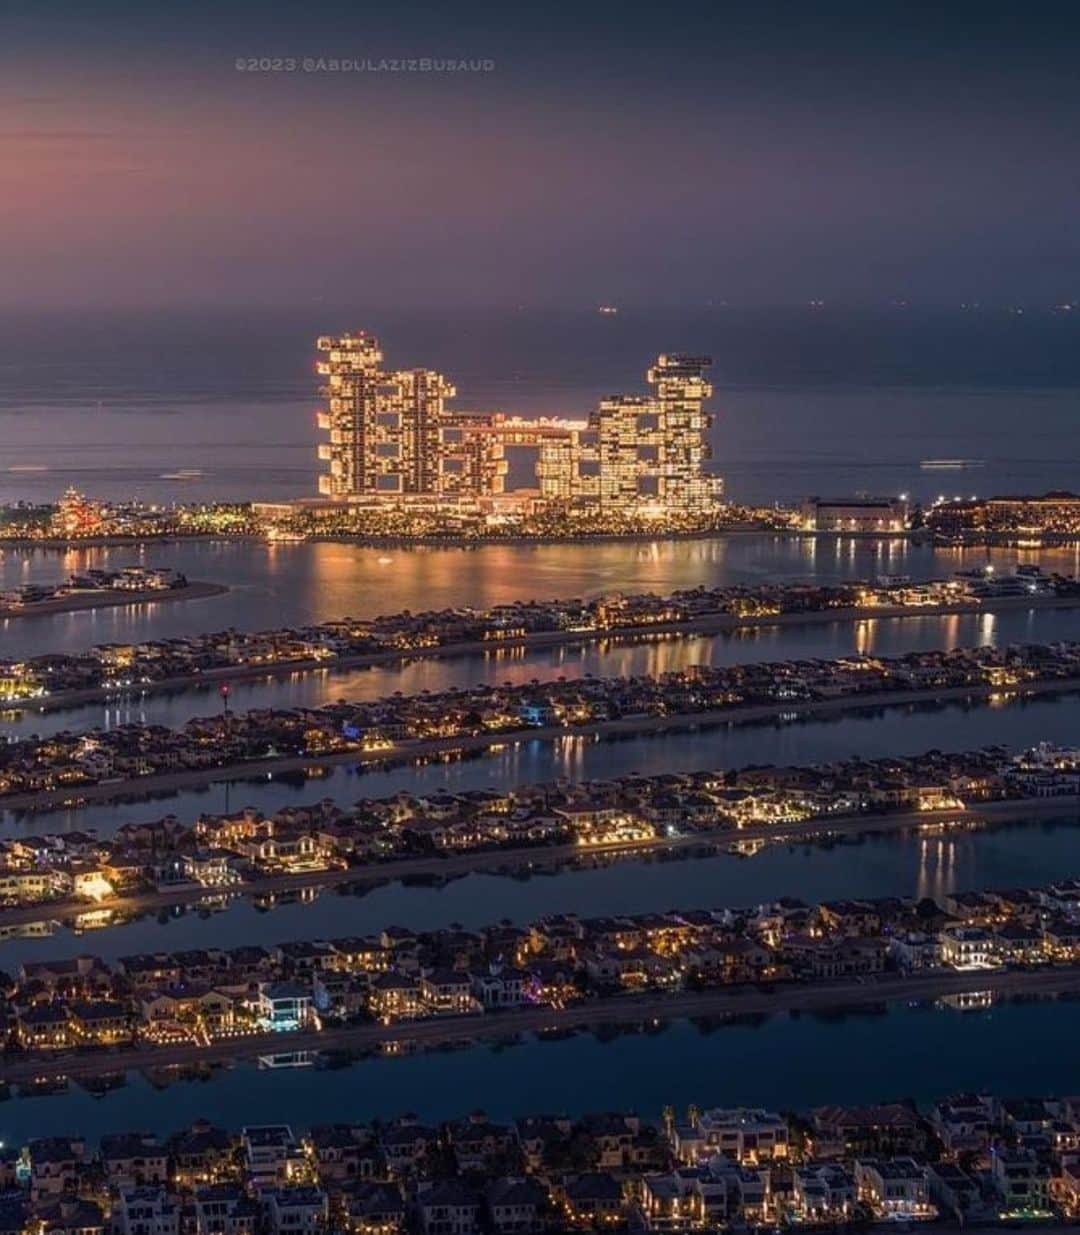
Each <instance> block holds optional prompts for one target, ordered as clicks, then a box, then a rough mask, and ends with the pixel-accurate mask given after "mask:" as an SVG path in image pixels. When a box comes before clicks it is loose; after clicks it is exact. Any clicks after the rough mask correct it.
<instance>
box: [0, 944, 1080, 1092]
mask: <svg viewBox="0 0 1080 1235" xmlns="http://www.w3.org/2000/svg"><path fill="white" fill-rule="evenodd" d="M1077 989H1080V965H1067V966H1061V967H1059V968H1051V969H1043V970H1033V971H1026V970H1010V969H1002V970H980V971H977V972H963V973H961V972H957V971H946V972H943V973H937V972H935V973H926V974H910V975H902V976H896V975H890V974H885V975H881V976H879V977H877V978H876V979H874V980H863V981H857V980H856V981H852V980H850V979H847V980H843V981H839V982H836V981H833V982H814V983H806V984H805V985H795V984H792V985H786V986H779V987H778V988H777V989H775V990H772V991H764V990H761V989H756V988H755V989H750V990H747V989H746V988H739V987H734V988H733V987H720V988H717V989H713V990H708V991H701V992H682V993H679V994H675V995H664V994H655V993H649V994H647V995H615V996H609V997H605V998H600V999H594V1000H590V1001H588V1002H586V1003H582V1004H580V1005H575V1006H572V1007H568V1008H550V1007H544V1008H525V1009H520V1010H519V1009H507V1010H504V1011H501V1012H494V1013H487V1014H483V1015H476V1016H447V1017H442V1018H440V1017H433V1018H429V1019H423V1020H417V1021H404V1022H401V1023H399V1024H397V1025H390V1026H387V1025H379V1024H372V1023H370V1022H369V1023H366V1024H362V1025H348V1026H342V1027H338V1028H334V1029H326V1030H323V1031H322V1032H313V1031H306V1032H305V1031H295V1032H287V1033H259V1034H251V1035H250V1036H248V1037H244V1038H232V1039H225V1040H223V1041H218V1042H213V1043H211V1044H210V1045H208V1046H200V1045H198V1044H194V1043H184V1044H181V1045H178V1046H136V1047H122V1048H118V1049H111V1050H110V1049H104V1050H100V1051H98V1052H95V1053H94V1054H85V1055H79V1054H75V1055H68V1056H67V1057H65V1058H60V1059H58V1058H55V1057H50V1056H48V1055H40V1054H39V1055H35V1056H33V1057H32V1058H24V1059H18V1060H11V1061H4V1062H2V1063H0V1083H6V1084H9V1085H11V1084H15V1085H18V1084H20V1083H30V1082H35V1081H45V1080H52V1079H58V1078H61V1077H67V1078H69V1079H78V1078H85V1077H91V1076H95V1075H99V1074H101V1073H108V1072H121V1071H123V1072H128V1071H134V1070H138V1069H142V1068H166V1067H180V1066H184V1065H187V1064H197V1063H215V1062H217V1063H222V1062H231V1061H240V1060H243V1059H249V1058H251V1057H252V1056H259V1055H267V1054H271V1055H274V1054H286V1053H289V1052H293V1051H319V1052H325V1051H337V1050H354V1051H355V1050H364V1049H370V1048H377V1047H380V1046H383V1045H385V1044H388V1043H403V1044H409V1045H416V1046H421V1045H429V1046H434V1045H441V1044H444V1043H448V1042H461V1041H472V1040H474V1039H483V1038H486V1037H490V1036H492V1035H495V1036H497V1037H500V1038H504V1037H507V1036H510V1035H516V1034H522V1033H543V1032H547V1031H551V1030H565V1029H575V1028H584V1027H588V1026H590V1025H592V1026H595V1025H600V1024H620V1023H622V1024H625V1023H627V1022H630V1023H633V1022H636V1021H650V1020H665V1021H671V1020H685V1019H687V1018H692V1017H702V1016H730V1017H737V1016H738V1017H741V1016H761V1015H765V1016H768V1015H772V1014H775V1013H777V1012H785V1011H786V1012H815V1011H828V1010H834V1009H842V1008H844V1007H845V1006H846V1007H849V1008H850V1007H865V1006H867V1005H873V1006H878V1005H882V1004H888V1003H896V1002H899V1001H901V1000H905V1001H910V1000H924V999H937V998H941V997H942V996H946V995H957V994H966V993H971V992H975V991H978V992H983V991H990V992H993V993H1001V994H1004V995H1006V996H1009V995H1013V996H1019V995H1044V996H1052V995H1063V994H1069V993H1071V992H1073V991H1075V990H1077Z"/></svg>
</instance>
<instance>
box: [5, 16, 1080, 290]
mask: <svg viewBox="0 0 1080 1235" xmlns="http://www.w3.org/2000/svg"><path fill="white" fill-rule="evenodd" d="M919 7H920V6H915V5H911V4H907V5H904V6H896V7H892V6H890V5H888V4H885V5H878V6H869V5H865V4H864V5H830V4H827V3H825V4H813V5H810V4H774V5H768V4H754V5H750V4H745V5H744V4H724V3H723V2H722V0H715V2H714V3H711V4H707V5H706V4H682V3H678V2H677V0H676V3H673V4H664V5H652V6H648V7H635V6H634V5H632V4H630V3H623V4H617V5H616V4H588V3H586V4H584V5H582V6H579V7H576V8H574V9H570V8H569V6H562V5H551V6H543V7H542V6H533V7H532V8H531V9H530V10H529V11H527V12H525V13H521V12H518V11H516V6H512V5H502V6H499V7H495V6H491V7H480V6H469V5H458V4H443V5H432V6H419V5H415V4H413V5H410V4H392V5H390V4H383V5H381V6H378V7H376V6H374V5H365V4H361V3H350V4H337V3H329V4H320V3H318V2H316V3H313V4H307V5H301V4H299V3H295V4H293V3H290V4H280V5H274V4H265V3H264V4H260V5H254V4H252V5H248V4H242V3H224V4H219V5H213V6H211V5H203V4H200V3H197V2H189V3H185V4H176V5H153V4H150V5H147V4H145V3H143V4H130V5H129V4H110V3H108V2H107V0H104V2H101V3H86V2H85V0H70V2H65V0H56V3H53V4H50V5H42V4H41V3H40V0H9V3H7V4H6V5H5V6H4V15H3V17H0V257H2V263H3V264H2V269H3V271H4V278H3V279H2V280H0V308H21V307H25V306H57V305H63V306H75V307H78V306H86V307H92V306H101V307H104V308H109V307H116V306H120V307H124V306H143V305H145V306H154V307H157V306H163V305H173V304H184V305H195V306H198V305H203V304H209V303H214V304H218V305H226V306H234V305H235V306H245V305H266V304H280V305H282V306H293V305H314V304H318V303H325V304H327V305H328V306H333V305H337V304H342V303H349V302H357V301H359V302H363V303H380V304H386V305H388V306H398V307H408V306H411V305H416V304H425V305H435V306H445V307H447V308H451V307H453V306H455V305H464V304H506V305H517V304H527V305H547V304H559V305H567V306H575V305H577V306H580V305H589V304H594V303H598V302H604V301H615V302H618V303H636V304H642V303H664V304H702V303H705V302H707V301H718V300H724V299H728V300H731V301H734V302H747V301H749V302H757V303H763V302H764V303H771V302H801V301H805V300H807V299H810V298H815V297H822V298H827V299H828V298H837V299H851V300H860V301H875V302H884V301H888V300H890V299H892V298H912V299H916V300H918V299H929V300H935V301H941V302H946V303H956V302H958V301H961V300H971V299H985V300H997V301H1002V300H1004V301H1010V300H1016V301H1023V300H1029V299H1036V300H1040V301H1047V302H1052V301H1057V300H1065V299H1071V298H1072V297H1073V296H1074V295H1080V277H1078V276H1080V270H1078V268H1077V254H1078V237H1077V223H1076V218H1077V211H1076V197H1077V189H1078V187H1080V186H1078V181H1080V158H1078V157H1077V155H1078V149H1077V147H1078V144H1080V139H1078V137H1077V133H1078V132H1080V126H1078V120H1080V116H1078V114H1077V113H1078V110H1080V106H1078V102H1077V100H1078V97H1080V95H1078V92H1077V90H1076V85H1075V68H1074V65H1073V63H1072V60H1073V52H1072V48H1074V47H1075V45H1076V43H1075V35H1076V33H1077V31H1076V30H1075V29H1074V28H1072V29H1071V28H1068V27H1062V26H1060V25H1059V24H1058V23H1059V22H1060V20H1061V12H1062V10H1061V9H1060V8H1059V7H1051V6H1049V5H1046V6H1043V5H1040V4H1037V3H1036V4H1028V5H1025V6H1009V7H1008V8H1005V7H1002V6H997V5H994V4H982V5H978V6H976V5H967V4H965V3H953V4H951V5H947V6H944V7H945V8H946V9H947V12H945V13H936V14H935V13H930V12H927V13H926V14H919V13H917V12H916V11H915V10H916V9H918V8H919ZM563 8H566V9H567V10H568V12H567V13H565V14H563V13H561V12H560V10H561V9H563ZM1075 20H1076V19H1075V18H1074V19H1073V22H1074V24H1075ZM305 56H310V57H326V58H330V57H338V58H371V59H375V60H377V59H379V58H383V57H387V58H400V59H409V58H421V57H435V58H445V57H453V58H464V59H471V60H474V61H476V60H490V61H493V62H494V68H493V69H491V71H481V72H468V73H456V74H453V75H451V74H446V73H442V74H436V73H416V72H383V73H378V74H375V73H370V72H369V73H336V74H335V73H331V72H317V71H316V72H304V71H302V68H301V69H300V70H299V71H294V72H248V71H238V70H237V68H236V67H235V62H236V61H237V60H238V59H245V58H248V57H254V58H259V57H270V58H274V57H282V58H293V59H295V60H297V61H298V62H299V63H300V64H301V65H302V62H303V58H304V57H305Z"/></svg>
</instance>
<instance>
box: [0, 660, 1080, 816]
mask: <svg viewBox="0 0 1080 1235" xmlns="http://www.w3.org/2000/svg"><path fill="white" fill-rule="evenodd" d="M1077 690H1080V678H1056V679H1052V680H1050V681H1045V682H1027V683H1025V684H1024V685H1023V686H1022V687H1010V688H1009V689H1008V690H1005V689H1003V688H1002V687H1000V686H956V687H951V688H949V689H945V690H894V691H887V692H884V693H881V694H860V695H845V696H842V697H839V698H834V699H818V700H813V701H810V702H800V701H798V700H789V701H785V702H784V703H766V704H754V705H751V706H746V707H726V708H718V709H716V710H715V711H711V712H674V713H672V714H671V715H668V716H625V717H622V718H621V719H619V720H607V721H592V722H589V723H587V724H582V725H546V726H543V727H538V728H531V729H513V730H508V731H504V732H499V733H479V734H471V735H467V736H463V737H451V738H433V739H421V740H416V741H403V742H396V743H394V744H393V746H392V747H390V748H389V749H386V750H372V751H342V752H339V753H336V754H329V755H285V756H276V757H274V758H266V759H249V760H247V761H246V762H244V763H230V764H224V765H222V766H221V767H213V768H193V769H189V770H185V771H182V772H162V773H155V774H154V775H152V776H140V777H137V778H135V779H132V780H123V781H113V782H110V783H101V784H94V785H85V786H80V787H79V788H78V789H73V788H67V789H50V790H46V791H43V792H35V793H12V794H7V795H5V796H3V797H0V810H3V809H4V808H7V809H9V810H46V809H48V808H50V807H53V806H60V805H64V806H68V807H77V806H78V805H80V804H81V803H83V802H107V801H113V800H116V799H117V798H128V797H133V796H135V797H137V796H139V795H140V794H159V793H166V794H167V793H175V792H177V791H179V790H182V789H193V788H196V787H199V786H203V785H209V784H213V783H214V782H216V781H226V780H234V781H235V780H243V779H245V778H247V777H259V778H263V777H267V776H272V775H274V774H275V773H285V772H303V771H305V770H307V769H309V768H323V767H331V766H333V765H335V764H342V763H352V764H356V765H358V766H362V765H369V764H373V763H374V764H382V765H384V766H390V765H394V764H407V763H411V762H412V761H413V760H415V759H427V758H431V757H437V756H439V755H443V754H469V753H474V752H478V751H484V750H490V749H491V748H492V747H501V746H509V745H513V744H514V743H515V742H554V741H557V740H558V739H560V738H567V737H581V738H602V737H633V736H636V735H640V734H651V733H670V732H679V731H686V730H694V729H717V728H723V727H724V726H725V725H748V724H754V723H756V722H760V721H768V720H775V719H777V718H779V717H784V718H786V719H789V720H800V719H803V718H805V717H815V716H839V715H843V714H844V713H846V712H861V711H866V710H869V709H875V708H895V707H909V706H914V705H918V704H939V703H948V702H960V701H963V700H967V699H970V700H981V699H987V698H989V697H990V696H992V695H996V696H1001V695H1008V696H1010V697H1015V698H1029V697H1031V696H1034V695H1057V694H1068V693H1070V692H1073V691H1077Z"/></svg>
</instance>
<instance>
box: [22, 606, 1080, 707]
mask: <svg viewBox="0 0 1080 1235" xmlns="http://www.w3.org/2000/svg"><path fill="white" fill-rule="evenodd" d="M189 586H190V587H204V588H206V587H216V585H214V584H191V585H189ZM220 590H221V591H225V590H227V589H224V588H222V589H220ZM206 594H207V595H217V594H218V592H217V591H214V592H210V593H206ZM178 599H183V597H178ZM191 599H195V597H191ZM48 603H52V602H45V604H48ZM113 603H126V602H113ZM33 608H34V611H35V612H45V611H46V610H45V609H44V608H42V607H38V606H34V607H33ZM1075 608H1080V593H1078V594H1077V595H1075V596H1039V595H1033V596H999V597H985V598H983V599H980V600H970V599H968V600H957V601H951V602H949V603H941V604H932V605H920V606H914V605H864V606H846V607H843V608H836V609H823V610H805V611H797V612H790V613H774V614H748V615H735V614H731V613H715V614H712V615H709V616H699V617H695V618H692V619H690V620H689V621H673V622H654V623H643V624H641V625H636V626H634V625H627V626H620V627H618V628H615V629H609V630H601V629H596V630H557V631H536V632H533V633H531V634H526V635H520V636H516V637H512V638H507V639H499V640H497V641H496V640H480V639H474V640H470V641H467V642H461V643H447V644H441V645H434V646H431V647H415V648H408V649H404V650H397V649H394V650H387V651H380V652H364V653H356V654H355V655H343V656H336V657H334V658H333V659H329V660H328V659H326V658H316V657H308V658H305V659H295V660H280V661H276V662H261V663H259V664H241V665H222V666H220V667H215V668H212V669H206V670H203V671H202V672H200V673H192V674H183V675H177V676H173V677H168V678H160V679H157V680H152V681H148V682H140V683H139V684H138V685H137V686H134V687H130V688H126V689H124V690H122V691H121V690H118V689H117V688H115V687H112V688H110V687H106V686H95V687H88V688H85V689H81V690H68V691H60V692H57V693H56V694H50V695H46V696H44V697H42V698H36V699H28V700H26V701H25V702H24V703H18V704H17V705H16V706H22V707H25V708H27V709H28V710H33V711H35V712H57V711H63V710H65V709H67V708H76V707H82V706H83V705H85V704H91V703H101V702H108V701H112V700H115V699H117V698H118V697H121V696H123V697H136V698H141V697H144V696H147V695H155V694H165V693H169V692H180V691H185V690H191V689H195V688H198V687H200V686H212V685H216V684H219V683H221V682H230V683H232V682H239V681H247V680H252V679H259V680H266V679H271V678H275V677H287V676H292V675H293V674H298V673H333V672H335V671H336V670H346V669H367V668H376V667H379V666H384V665H401V664H407V663H410V662H412V661H417V660H436V659H438V660H452V659H458V658H465V657H469V656H490V655H492V654H495V655H498V654H499V653H502V652H507V651H515V650H521V649H524V650H526V651H542V650H544V649H546V648H558V647H583V646H589V645H592V644H596V643H612V644H623V643H635V642H643V641H647V640H652V639H657V638H672V637H679V636H682V637H687V636H694V635H722V634H729V633H735V632H737V631H746V630H756V629H767V628H772V627H786V626H823V625H830V624H841V625H842V624H854V623H858V622H868V621H883V620H888V621H893V620H898V619H903V618H938V617H954V616H970V615H973V614H981V613H990V614H1002V613H1016V612H1027V611H1035V610H1038V611H1042V610H1053V609H1075ZM51 612H57V610H51ZM0 616H3V614H2V611H0ZM13 616H14V615H13Z"/></svg>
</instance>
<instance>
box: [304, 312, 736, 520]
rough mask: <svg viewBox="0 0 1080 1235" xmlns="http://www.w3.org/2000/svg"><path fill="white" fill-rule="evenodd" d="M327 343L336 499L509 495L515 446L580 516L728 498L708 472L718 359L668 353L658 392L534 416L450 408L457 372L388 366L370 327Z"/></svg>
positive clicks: (545, 493)
mask: <svg viewBox="0 0 1080 1235" xmlns="http://www.w3.org/2000/svg"><path fill="white" fill-rule="evenodd" d="M318 347H319V352H320V359H319V363H318V371H319V373H320V374H321V375H322V376H323V377H324V378H325V379H326V381H325V384H324V385H323V386H322V393H323V395H324V397H325V398H326V400H327V403H326V408H325V410H323V411H321V412H320V413H319V425H320V428H322V429H323V430H325V431H327V432H328V433H329V437H330V440H329V442H324V443H323V444H322V445H320V447H319V457H320V459H322V460H324V461H325V462H327V463H328V464H329V469H328V472H327V473H326V474H324V475H323V476H322V477H320V483H319V488H320V492H321V493H322V494H324V495H325V496H328V497H330V498H333V499H335V500H339V501H350V500H353V501H355V500H359V499H367V498H387V499H394V498H399V497H400V498H404V497H408V498H413V497H426V498H445V499H447V500H448V501H451V500H455V499H461V500H465V501H476V500H482V499H491V498H494V497H498V496H499V495H501V494H502V493H503V492H504V489H505V477H506V474H507V461H506V448H507V447H508V446H511V447H517V446H526V447H531V448H535V449H536V450H537V463H536V490H533V493H534V495H536V494H538V499H539V500H540V501H541V502H543V503H544V504H546V505H547V506H549V507H551V508H558V509H561V510H564V511H565V512H567V513H569V514H575V513H577V514H586V515H587V514H596V513H599V514H601V515H603V516H610V517H611V518H612V519H618V518H619V517H623V516H630V517H639V516H644V517H660V518H662V517H666V516H668V517H674V518H685V517H694V516H699V515H702V514H706V513H708V511H709V508H710V507H711V505H712V504H713V503H714V502H715V501H716V500H717V498H718V497H719V496H720V493H721V482H720V481H719V480H718V479H717V478H714V477H711V476H709V475H708V474H707V473H706V472H705V460H706V459H707V458H708V455H709V448H708V445H707V442H706V432H707V430H708V428H709V426H710V424H711V417H710V416H708V415H707V414H706V413H705V412H704V411H703V410H702V405H703V403H704V401H705V400H706V399H707V398H708V397H709V396H710V395H711V394H712V388H711V387H710V386H709V384H708V382H707V381H706V380H705V377H704V373H705V369H706V368H707V367H708V365H709V364H710V361H709V359H708V358H707V357H701V356H660V357H659V358H658V360H657V362H656V364H655V365H654V366H653V367H652V368H651V369H650V370H649V372H648V380H649V383H650V384H651V385H652V386H653V387H654V390H653V392H652V393H651V394H649V395H618V396H615V397H612V398H609V399H604V400H603V401H602V402H601V403H600V405H599V407H598V408H597V409H596V410H595V411H594V412H593V413H592V414H591V415H590V417H589V419H588V421H570V420H553V419H541V420H525V419H522V418H521V417H516V416H505V415H502V414H501V413H485V414H481V413H474V412H451V411H448V410H447V407H446V402H447V400H448V399H450V398H452V397H453V395H454V393H455V391H454V387H453V386H452V385H451V384H450V383H449V381H447V379H446V378H445V377H443V376H442V375H441V374H439V373H435V372H432V371H431V370H429V369H402V370H395V371H391V372H384V371H383V369H382V359H383V357H382V351H381V350H380V348H379V345H378V342H377V341H376V340H375V339H373V338H371V337H370V336H369V335H365V334H363V333H362V332H361V333H358V334H355V335H353V334H346V335H342V336H340V337H329V336H324V337H323V338H321V339H319V343H318Z"/></svg>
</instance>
